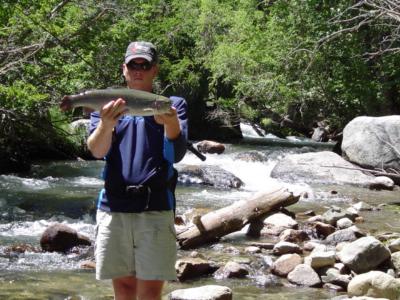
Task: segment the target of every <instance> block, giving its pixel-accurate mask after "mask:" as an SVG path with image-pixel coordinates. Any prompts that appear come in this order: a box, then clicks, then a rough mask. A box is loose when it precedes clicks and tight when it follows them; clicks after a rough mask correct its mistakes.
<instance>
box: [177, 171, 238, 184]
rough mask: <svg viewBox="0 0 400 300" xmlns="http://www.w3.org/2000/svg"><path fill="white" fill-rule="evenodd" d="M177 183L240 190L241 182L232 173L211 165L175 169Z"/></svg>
mask: <svg viewBox="0 0 400 300" xmlns="http://www.w3.org/2000/svg"><path fill="white" fill-rule="evenodd" d="M177 169H178V171H179V177H178V181H179V182H180V183H183V184H202V185H210V186H214V187H218V188H240V187H241V186H242V185H243V181H242V180H241V179H240V178H238V177H236V176H235V175H233V174H232V173H230V172H228V171H226V170H224V169H222V168H220V167H218V166H213V165H201V166H196V165H186V166H183V167H181V166H179V167H177Z"/></svg>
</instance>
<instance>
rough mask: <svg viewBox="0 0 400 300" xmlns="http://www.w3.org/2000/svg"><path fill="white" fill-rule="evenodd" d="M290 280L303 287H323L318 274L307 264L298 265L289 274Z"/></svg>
mask: <svg viewBox="0 0 400 300" xmlns="http://www.w3.org/2000/svg"><path fill="white" fill-rule="evenodd" d="M288 280H289V281H290V282H292V283H295V284H297V285H302V286H310V287H316V286H319V285H321V279H320V278H319V276H318V274H317V272H315V271H314V269H313V268H311V267H310V266H309V265H306V264H301V265H297V266H296V267H295V268H294V270H293V271H292V272H290V273H289V274H288Z"/></svg>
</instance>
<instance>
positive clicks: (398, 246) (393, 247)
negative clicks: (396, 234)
mask: <svg viewBox="0 0 400 300" xmlns="http://www.w3.org/2000/svg"><path fill="white" fill-rule="evenodd" d="M389 249H390V251H391V252H392V253H394V252H397V251H400V239H396V240H394V241H391V242H390V244H389Z"/></svg>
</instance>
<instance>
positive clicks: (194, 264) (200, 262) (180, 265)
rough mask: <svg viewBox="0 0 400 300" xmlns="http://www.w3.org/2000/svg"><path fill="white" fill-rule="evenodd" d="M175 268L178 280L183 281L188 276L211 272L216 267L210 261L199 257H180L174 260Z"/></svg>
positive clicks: (198, 275) (188, 277)
mask: <svg viewBox="0 0 400 300" xmlns="http://www.w3.org/2000/svg"><path fill="white" fill-rule="evenodd" d="M175 269H176V273H177V277H178V280H179V281H185V280H187V279H190V278H196V277H200V276H202V275H206V274H211V273H213V272H214V271H216V270H217V269H218V267H217V266H216V265H215V264H214V263H211V262H208V261H206V260H204V259H201V258H196V257H195V258H191V257H188V258H182V259H179V260H177V261H176V263H175Z"/></svg>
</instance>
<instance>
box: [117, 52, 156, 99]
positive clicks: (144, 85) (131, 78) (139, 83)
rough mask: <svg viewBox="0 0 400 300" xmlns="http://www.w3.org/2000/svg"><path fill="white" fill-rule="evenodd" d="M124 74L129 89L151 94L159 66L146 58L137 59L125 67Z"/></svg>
mask: <svg viewBox="0 0 400 300" xmlns="http://www.w3.org/2000/svg"><path fill="white" fill-rule="evenodd" d="M123 73H124V76H125V79H126V82H127V85H128V87H129V88H132V89H137V90H143V91H148V92H151V90H152V88H153V80H154V78H155V77H156V76H157V73H158V66H157V65H153V64H150V63H149V62H148V61H147V60H145V59H144V58H135V59H132V60H131V61H130V62H129V63H128V64H124V65H123Z"/></svg>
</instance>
